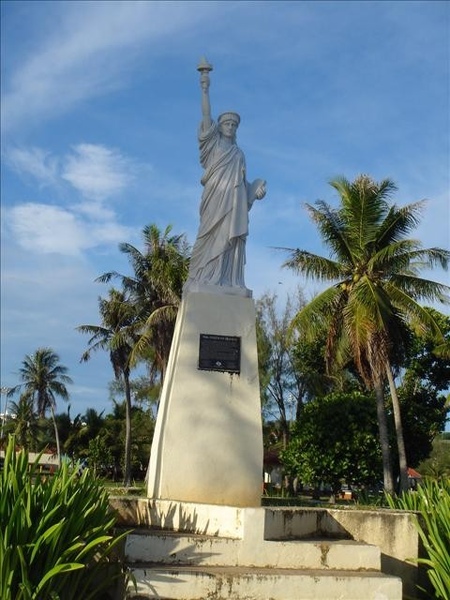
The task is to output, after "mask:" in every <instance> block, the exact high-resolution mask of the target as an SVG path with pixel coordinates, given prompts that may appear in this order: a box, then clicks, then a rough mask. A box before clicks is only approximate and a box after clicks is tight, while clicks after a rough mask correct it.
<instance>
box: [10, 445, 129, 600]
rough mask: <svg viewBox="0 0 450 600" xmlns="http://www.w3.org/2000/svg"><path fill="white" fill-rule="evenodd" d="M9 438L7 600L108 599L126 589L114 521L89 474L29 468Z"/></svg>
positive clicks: (102, 493)
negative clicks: (79, 474)
mask: <svg viewBox="0 0 450 600" xmlns="http://www.w3.org/2000/svg"><path fill="white" fill-rule="evenodd" d="M28 463H29V460H28V453H27V452H26V451H24V450H21V451H16V449H15V440H14V437H12V436H11V437H10V439H9V442H8V446H7V449H6V453H5V461H4V467H3V471H2V473H1V478H0V519H1V523H2V528H1V530H0V598H2V600H47V599H48V600H50V599H51V600H79V599H80V598H83V600H90V599H92V600H108V599H109V598H112V597H113V596H111V595H110V591H111V584H113V586H114V587H115V588H116V589H117V588H118V587H119V586H124V585H125V579H126V576H125V573H124V571H123V568H122V566H121V563H120V560H119V558H118V544H119V543H120V542H121V541H122V539H123V537H124V536H125V535H126V534H122V535H120V536H114V530H113V528H114V524H115V517H114V515H112V514H111V512H110V509H109V502H108V496H107V493H106V492H105V490H104V489H103V488H102V486H101V485H100V484H99V482H98V481H97V480H95V479H94V478H93V476H92V475H91V474H90V473H89V471H85V472H84V473H83V475H82V476H81V477H79V476H78V474H77V469H71V468H70V467H69V465H68V464H67V463H63V465H62V466H61V468H60V469H59V471H58V472H57V473H56V474H55V475H53V476H48V475H46V476H44V475H42V474H41V473H40V472H39V466H38V462H37V461H36V462H35V463H34V464H32V465H29V464H28Z"/></svg>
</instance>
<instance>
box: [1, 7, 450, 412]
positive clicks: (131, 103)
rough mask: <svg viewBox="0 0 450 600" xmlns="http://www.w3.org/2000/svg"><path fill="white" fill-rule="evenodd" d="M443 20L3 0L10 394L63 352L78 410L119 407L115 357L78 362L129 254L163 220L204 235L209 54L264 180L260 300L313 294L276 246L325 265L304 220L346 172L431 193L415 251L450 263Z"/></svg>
mask: <svg viewBox="0 0 450 600" xmlns="http://www.w3.org/2000/svg"><path fill="white" fill-rule="evenodd" d="M449 23H450V3H448V2H443V1H439V2H435V1H432V0H430V1H426V2H409V1H401V2H400V1H394V2H390V1H386V0H384V1H380V2H370V1H362V2H358V1H351V2H346V1H344V0H340V1H330V2H327V1H314V2H302V1H298V2H295V1H289V2H283V1H278V2H269V1H267V2H257V1H254V2H242V1H239V2H235V1H232V0H231V1H227V2H192V1H191V2H184V1H183V2H145V1H140V2H133V1H126V2H120V1H113V2H108V1H107V0H105V1H100V2H97V1H90V2H87V1H86V2H85V1H83V2H73V1H65V2H54V1H50V2H42V1H39V0H34V1H31V2H22V1H20V0H15V1H8V0H6V1H5V0H3V1H2V2H1V70H2V85H1V95H2V97H1V117H2V128H1V134H2V169H1V200H2V218H1V228H2V230H1V233H2V252H1V261H2V262H1V275H2V286H1V293H2V296H1V385H2V386H11V385H15V384H16V383H18V378H17V375H16V373H17V371H18V369H19V368H20V365H21V361H22V360H23V358H24V357H25V355H26V354H30V353H32V352H34V351H35V350H36V349H37V348H38V347H42V346H49V347H51V348H53V349H54V350H55V351H56V352H57V353H58V354H59V355H60V358H61V362H62V363H63V364H65V365H66V366H67V367H68V368H69V373H70V375H71V377H72V378H73V380H74V385H72V386H70V388H69V391H70V394H71V399H70V404H71V414H72V415H75V414H77V413H83V412H84V411H85V410H86V408H88V407H95V408H97V409H98V410H103V409H105V410H106V411H109V410H110V409H111V403H110V400H109V398H108V383H109V381H110V380H111V379H112V371H111V367H110V365H109V362H108V358H107V356H106V355H102V354H100V353H99V354H97V355H94V356H93V358H92V359H91V361H90V362H89V363H83V364H80V363H79V359H80V356H81V354H82V352H83V351H84V349H85V348H86V343H87V336H83V335H81V334H80V333H78V332H76V330H75V328H76V327H77V326H78V325H80V324H97V323H98V322H99V317H98V304H97V300H98V297H99V296H100V295H106V294H107V291H108V288H107V286H105V285H102V284H99V283H96V282H95V281H94V280H95V278H96V277H98V276H99V275H100V274H102V273H104V272H105V271H110V270H117V271H119V272H128V264H127V262H126V260H125V258H124V256H123V255H121V253H120V252H119V250H118V244H119V243H120V242H124V241H126V242H130V243H132V244H134V245H136V246H138V247H141V246H140V244H141V231H142V229H143V227H144V226H145V225H147V224H150V223H155V224H156V225H158V227H160V228H161V229H164V228H165V227H166V226H167V225H169V224H170V225H172V227H173V232H174V233H186V235H187V238H188V240H189V242H190V243H193V242H194V240H195V235H196V230H197V226H198V205H199V199H200V194H201V186H200V177H201V169H200V165H199V162H198V149H197V139H196V132H197V126H198V122H199V119H200V114H201V113H200V87H199V82H198V73H197V71H196V66H197V64H198V62H199V59H200V58H201V57H202V56H203V55H205V56H206V57H207V58H208V60H209V61H210V62H211V63H212V64H213V65H214V71H213V72H212V74H211V89H210V93H211V101H212V109H213V113H214V114H215V115H217V114H219V113H220V112H223V111H224V110H235V111H237V112H239V113H240V115H241V117H242V121H241V126H240V128H239V132H238V142H239V145H240V147H241V148H242V149H243V150H244V152H245V154H246V158H247V170H248V176H249V178H250V179H253V178H256V177H261V178H264V179H266V180H267V196H266V197H265V198H264V200H263V201H262V202H260V203H256V205H255V206H254V208H253V209H252V212H251V215H250V237H249V240H248V244H247V268H246V281H247V286H248V287H250V288H251V289H253V292H254V297H255V298H258V297H260V296H261V295H262V294H263V293H264V292H266V291H275V292H277V293H278V294H279V296H280V298H281V299H283V298H285V296H286V294H287V293H289V292H293V291H294V290H295V288H296V286H297V285H301V286H302V287H304V289H305V290H306V293H307V295H308V294H311V293H313V292H314V290H315V289H316V288H315V287H314V284H311V283H306V282H305V281H304V280H302V279H300V278H298V277H296V276H294V275H293V274H292V273H290V272H288V271H286V270H285V269H282V268H281V265H282V263H283V261H284V260H285V259H286V255H285V254H283V253H280V252H279V251H277V250H274V247H279V246H282V247H288V248H297V247H299V248H302V249H307V250H310V251H312V252H318V253H324V252H325V250H324V248H323V247H321V245H320V241H319V239H318V236H317V234H316V230H315V229H314V228H313V226H312V224H311V223H310V221H309V220H308V218H307V215H306V212H305V210H304V208H303V206H302V205H303V204H304V203H305V202H310V203H312V202H314V201H315V200H317V199H319V198H320V199H323V200H327V201H329V202H331V203H334V202H335V199H336V198H335V195H334V193H333V189H332V188H331V187H330V186H329V184H328V182H329V180H330V179H331V178H333V177H335V176H338V175H344V176H345V177H347V178H349V179H353V178H354V177H355V176H357V175H358V174H360V173H367V174H370V175H371V176H372V177H373V178H375V179H376V180H381V179H384V178H386V177H389V178H391V179H393V180H394V181H395V182H396V184H397V186H398V193H397V196H396V202H397V203H398V204H405V203H409V202H413V201H416V200H421V199H424V198H426V199H427V200H428V203H427V207H426V212H425V213H424V217H423V220H422V223H421V225H420V227H419V228H418V229H417V231H416V237H418V238H419V239H420V240H421V241H422V242H423V244H424V246H425V247H430V246H440V247H445V248H449V247H450V214H449V187H450V186H449V172H450V171H449V167H450V163H449V158H450V151H449V134H450V126H449V107H450V101H449V89H450V87H449V83H450V80H449V72H450V70H449V56H450V52H449V50H450V49H449V34H450V25H449ZM432 276H433V278H434V279H435V280H438V281H442V282H444V283H447V284H448V283H449V275H448V273H444V272H440V271H434V272H433V275H432ZM65 409H66V407H65V405H64V404H63V403H62V401H60V403H59V404H58V411H62V410H65Z"/></svg>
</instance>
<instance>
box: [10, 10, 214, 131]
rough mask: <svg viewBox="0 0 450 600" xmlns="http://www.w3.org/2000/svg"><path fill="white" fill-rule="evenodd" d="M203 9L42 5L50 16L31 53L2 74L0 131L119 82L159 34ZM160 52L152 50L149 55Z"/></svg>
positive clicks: (66, 108)
mask: <svg viewBox="0 0 450 600" xmlns="http://www.w3.org/2000/svg"><path fill="white" fill-rule="evenodd" d="M37 5H38V6H37V9H38V10H39V8H40V7H39V3H37ZM175 6H176V10H174V8H175ZM29 8H30V10H36V7H33V6H32V5H30V6H29ZM211 9H214V8H213V7H211ZM211 9H208V7H207V6H205V5H204V6H203V8H202V10H201V11H198V10H196V9H195V8H194V7H193V6H192V4H191V3H184V2H182V3H178V2H176V3H174V2H134V1H124V2H122V1H120V2H119V1H114V2H111V1H104V2H96V1H92V2H81V3H78V2H71V3H66V2H64V3H62V5H61V4H60V3H57V2H55V3H47V6H46V11H47V17H49V13H51V14H52V15H53V19H50V18H48V19H47V21H46V24H47V28H46V29H44V30H40V36H39V37H38V36H36V38H35V39H34V40H33V43H34V48H33V53H32V54H31V55H30V56H28V57H25V60H24V61H23V63H22V64H20V65H19V66H18V68H17V69H16V70H15V71H14V72H13V73H12V74H10V73H9V71H8V70H6V73H5V76H4V80H3V90H4V95H3V98H2V128H3V131H4V133H8V132H11V131H14V130H15V129H17V128H20V127H21V126H24V125H26V124H29V123H30V122H37V121H38V119H40V118H49V117H55V116H59V115H61V114H64V113H65V112H67V111H69V110H71V109H73V108H74V106H77V105H78V104H79V103H81V102H83V101H85V100H87V99H89V98H93V97H96V96H98V95H101V94H104V93H107V92H111V91H112V90H114V89H119V88H122V87H123V86H124V85H126V84H127V82H128V81H129V79H130V76H131V74H132V72H133V71H134V70H135V69H136V68H138V67H139V66H140V60H141V57H143V56H144V55H145V53H146V51H148V48H149V46H151V45H152V44H154V43H155V42H158V41H160V40H161V39H164V38H165V37H167V36H170V39H171V43H173V40H176V38H177V32H178V31H180V30H182V29H184V28H186V27H189V26H190V25H194V24H195V23H196V22H198V21H199V20H200V19H202V18H204V17H205V16H206V15H207V14H208V13H209V12H210V11H211ZM55 21H57V23H58V25H57V27H56V26H55V24H54V23H55ZM50 25H51V27H49V26H50ZM28 46H29V44H28ZM160 53H161V49H158V50H157V51H156V54H155V60H157V56H158V54H160ZM9 75H10V76H9Z"/></svg>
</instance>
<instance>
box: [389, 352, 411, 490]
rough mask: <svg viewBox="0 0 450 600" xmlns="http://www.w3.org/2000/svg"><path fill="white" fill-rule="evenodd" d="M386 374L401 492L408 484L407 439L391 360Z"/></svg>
mask: <svg viewBox="0 0 450 600" xmlns="http://www.w3.org/2000/svg"><path fill="white" fill-rule="evenodd" d="M386 375H387V378H388V382H389V390H390V393H391V400H392V409H393V411H394V423H395V433H396V438H397V449H398V462H399V468H400V490H399V491H400V493H401V492H406V490H407V489H408V488H409V485H408V463H407V460H406V450H405V440H404V437H403V425H402V415H401V412H400V402H399V400H398V394H397V388H396V386H395V381H394V377H393V375H392V369H391V365H390V364H389V362H387V363H386Z"/></svg>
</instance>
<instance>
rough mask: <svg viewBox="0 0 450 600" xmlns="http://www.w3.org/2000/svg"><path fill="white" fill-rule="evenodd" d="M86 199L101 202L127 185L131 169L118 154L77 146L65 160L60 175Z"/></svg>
mask: <svg viewBox="0 0 450 600" xmlns="http://www.w3.org/2000/svg"><path fill="white" fill-rule="evenodd" d="M61 176H62V178H63V179H65V180H66V181H68V182H69V183H70V184H71V185H72V186H73V187H74V188H75V189H77V190H78V191H79V192H80V193H81V194H82V195H83V196H84V197H85V198H90V199H93V200H103V199H104V198H106V197H108V196H112V195H116V194H119V193H120V192H122V190H123V189H124V188H125V187H126V186H127V185H129V184H130V182H131V180H132V178H133V175H132V165H131V163H130V161H129V160H128V159H127V158H126V157H124V156H123V155H122V154H120V152H118V151H117V150H114V149H111V148H107V147H105V146H101V145H96V144H78V145H77V146H74V147H73V154H71V155H69V156H67V157H66V159H65V165H64V168H63V172H62V174H61Z"/></svg>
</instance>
